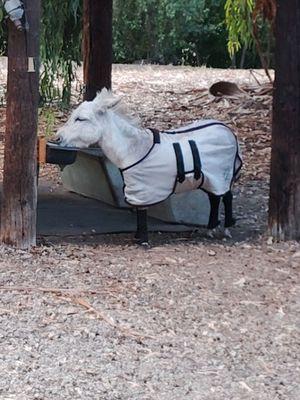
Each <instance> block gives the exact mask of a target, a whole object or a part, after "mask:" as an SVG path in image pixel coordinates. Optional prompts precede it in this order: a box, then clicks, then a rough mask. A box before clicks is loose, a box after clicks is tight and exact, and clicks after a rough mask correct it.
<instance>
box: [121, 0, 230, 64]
mask: <svg viewBox="0 0 300 400" xmlns="http://www.w3.org/2000/svg"><path fill="white" fill-rule="evenodd" d="M224 5H225V0H176V1H169V0H115V2H114V27H115V29H114V55H115V61H116V62H132V61H135V60H140V59H147V60H148V59H150V60H151V61H154V62H161V63H175V64H190V65H201V64H208V65H218V66H221V65H222V66H224V65H226V64H228V62H229V58H228V55H227V53H226V36H227V33H226V27H225V24H224Z"/></svg>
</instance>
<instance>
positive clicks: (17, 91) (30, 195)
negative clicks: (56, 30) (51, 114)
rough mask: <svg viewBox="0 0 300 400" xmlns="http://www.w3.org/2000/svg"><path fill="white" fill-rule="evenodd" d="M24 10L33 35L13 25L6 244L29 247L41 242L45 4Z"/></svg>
mask: <svg viewBox="0 0 300 400" xmlns="http://www.w3.org/2000/svg"><path fill="white" fill-rule="evenodd" d="M24 7H25V12H26V17H27V22H28V24H29V31H22V32H19V31H17V29H16V27H15V26H14V25H13V23H12V22H9V38H8V81H7V110H6V132H5V150H4V179H3V198H2V208H1V240H2V241H3V242H4V243H7V244H9V245H14V246H17V247H19V248H30V247H31V246H33V245H35V244H36V203H37V187H36V186H37V185H36V147H37V144H36V143H37V117H38V99H39V86H38V83H39V73H38V69H39V23H40V0H26V1H24Z"/></svg>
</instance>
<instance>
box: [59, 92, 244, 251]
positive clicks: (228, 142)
mask: <svg viewBox="0 0 300 400" xmlns="http://www.w3.org/2000/svg"><path fill="white" fill-rule="evenodd" d="M57 140H58V141H59V143H60V145H61V146H72V147H78V148H87V147H89V146H95V145H96V146H100V147H101V149H102V150H103V153H104V154H105V156H106V157H107V158H108V159H109V160H110V161H111V162H112V163H113V164H115V165H116V166H117V167H118V168H119V169H120V171H121V173H122V176H123V179H124V194H125V200H126V201H127V203H129V204H130V205H132V206H133V207H135V208H136V209H137V233H136V238H137V239H138V241H139V243H141V244H146V243H148V229H147V207H149V206H151V205H154V204H157V203H159V202H161V201H163V200H165V199H166V198H168V197H169V196H170V195H171V194H173V193H178V192H183V191H188V190H194V189H202V190H204V191H205V192H207V194H208V196H209V201H210V206H211V210H210V216H209V221H208V226H207V227H208V229H209V232H210V233H211V232H212V231H213V230H214V229H215V228H216V227H217V226H218V225H219V223H220V222H219V204H220V199H221V198H223V203H224V208H225V234H226V235H230V232H229V229H228V228H229V227H231V226H233V225H234V224H235V220H234V218H233V216H232V193H231V186H232V184H233V182H234V181H235V180H236V179H237V177H238V175H239V171H240V169H241V166H242V160H241V157H240V153H239V145H238V142H237V139H236V137H235V135H234V134H233V133H232V131H231V130H230V129H229V128H228V127H227V126H226V125H224V124H223V123H221V122H219V121H214V120H201V121H196V122H194V123H192V124H190V125H188V126H186V127H184V128H180V129H176V130H172V131H170V130H168V131H161V132H159V131H157V130H154V129H145V128H141V127H140V126H139V124H138V122H137V121H136V120H134V119H133V118H131V117H129V116H128V115H126V114H125V113H124V110H122V105H121V103H120V99H119V98H117V97H115V96H113V94H112V93H111V92H110V91H108V90H106V89H103V90H102V91H101V92H100V93H98V95H97V96H96V98H95V99H94V100H93V101H90V102H88V101H85V102H83V103H82V104H81V105H80V106H79V107H78V108H77V109H76V110H74V111H73V113H72V115H71V116H70V118H69V120H68V122H67V123H66V124H65V125H64V126H63V127H62V128H60V129H59V131H58V133H57Z"/></svg>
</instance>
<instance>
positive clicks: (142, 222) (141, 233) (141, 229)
mask: <svg viewBox="0 0 300 400" xmlns="http://www.w3.org/2000/svg"><path fill="white" fill-rule="evenodd" d="M136 215H137V230H136V234H135V238H136V239H138V243H139V244H143V243H148V224H147V210H146V209H139V208H137V209H136Z"/></svg>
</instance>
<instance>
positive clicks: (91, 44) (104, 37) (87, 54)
mask: <svg viewBox="0 0 300 400" xmlns="http://www.w3.org/2000/svg"><path fill="white" fill-rule="evenodd" d="M83 57H84V83H85V87H86V89H85V95H84V98H85V100H93V98H94V97H95V96H96V93H97V91H99V90H100V89H102V88H103V87H106V88H107V89H110V88H111V68H112V0H97V1H94V0H84V1H83Z"/></svg>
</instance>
